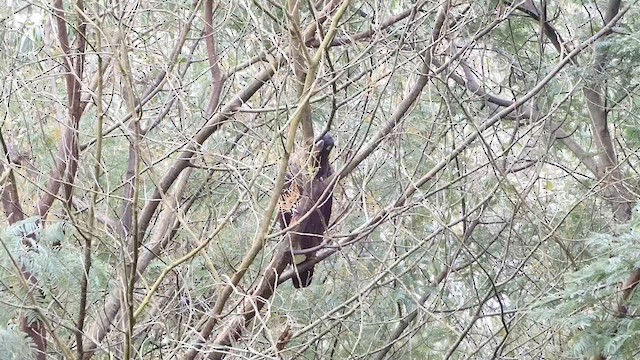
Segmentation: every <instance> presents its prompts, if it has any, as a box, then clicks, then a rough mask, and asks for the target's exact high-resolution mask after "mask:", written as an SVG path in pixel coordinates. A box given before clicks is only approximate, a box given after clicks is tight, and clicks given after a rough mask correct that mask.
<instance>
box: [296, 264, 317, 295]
mask: <svg viewBox="0 0 640 360" xmlns="http://www.w3.org/2000/svg"><path fill="white" fill-rule="evenodd" d="M312 279H313V266H312V267H311V268H310V269H309V270H306V271H301V272H297V271H296V273H295V274H293V277H292V278H291V281H292V282H293V287H294V288H296V289H299V288H301V287H307V286H309V285H311V280H312Z"/></svg>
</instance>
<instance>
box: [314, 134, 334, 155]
mask: <svg viewBox="0 0 640 360" xmlns="http://www.w3.org/2000/svg"><path fill="white" fill-rule="evenodd" d="M333 146H334V142H333V137H332V136H331V134H329V133H326V134H324V136H323V137H322V139H320V140H318V141H317V142H316V143H315V149H316V151H317V152H319V153H320V154H321V155H324V156H328V155H329V153H330V152H331V149H333Z"/></svg>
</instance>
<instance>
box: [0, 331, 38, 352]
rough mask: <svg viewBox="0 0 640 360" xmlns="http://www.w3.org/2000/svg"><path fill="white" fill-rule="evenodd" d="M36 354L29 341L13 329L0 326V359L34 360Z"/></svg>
mask: <svg viewBox="0 0 640 360" xmlns="http://www.w3.org/2000/svg"><path fill="white" fill-rule="evenodd" d="M35 354H36V352H35V351H34V347H33V344H32V343H31V341H30V339H29V338H28V337H27V336H26V335H25V334H24V333H22V332H19V331H17V330H15V329H14V328H13V327H9V328H4V327H2V326H0V358H2V359H7V360H31V359H35V358H36V357H35Z"/></svg>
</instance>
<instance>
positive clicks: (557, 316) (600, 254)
mask: <svg viewBox="0 0 640 360" xmlns="http://www.w3.org/2000/svg"><path fill="white" fill-rule="evenodd" d="M635 214H636V215H637V214H638V212H637V211H635ZM638 229H640V217H638V216H634V217H633V219H632V221H631V222H630V223H629V225H628V226H625V227H624V228H620V229H618V231H619V232H620V234H619V235H612V234H594V235H592V236H590V237H589V238H588V239H587V244H586V245H587V248H588V249H589V255H590V258H591V261H589V262H588V263H587V264H585V266H582V267H581V268H580V269H579V270H577V271H575V272H572V273H569V274H567V275H566V276H565V278H566V281H565V282H564V287H563V288H561V289H560V290H558V291H555V292H553V293H552V294H549V295H548V296H546V297H545V298H544V299H543V300H542V301H541V302H540V303H538V305H536V306H534V309H535V310H534V315H535V316H539V317H540V318H541V319H545V320H547V321H549V323H550V324H551V325H552V326H554V327H558V328H565V329H568V330H570V331H571V333H572V337H571V342H570V345H571V348H572V354H573V355H575V356H579V355H581V354H590V355H595V354H597V353H598V352H599V351H602V349H604V354H605V355H607V356H611V357H612V358H630V357H635V354H636V351H637V344H638V342H639V341H640V322H638V321H637V319H635V317H633V316H632V317H625V318H611V316H610V315H611V313H612V312H616V311H617V306H618V297H619V296H620V284H622V283H623V282H624V281H625V279H626V278H627V277H628V276H629V271H630V270H631V269H634V268H638V267H640V242H639V241H638V239H640V232H639V231H638ZM626 306H628V307H629V308H631V309H634V308H637V307H638V306H640V297H639V296H637V295H635V296H632V297H631V298H630V299H629V302H628V303H627V304H626Z"/></svg>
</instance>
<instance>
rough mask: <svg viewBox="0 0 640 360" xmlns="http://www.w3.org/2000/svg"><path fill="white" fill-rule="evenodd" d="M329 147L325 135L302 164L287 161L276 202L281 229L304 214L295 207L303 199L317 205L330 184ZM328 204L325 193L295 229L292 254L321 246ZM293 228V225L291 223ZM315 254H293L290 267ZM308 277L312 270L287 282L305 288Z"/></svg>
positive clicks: (328, 209) (293, 160)
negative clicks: (295, 241) (277, 202)
mask: <svg viewBox="0 0 640 360" xmlns="http://www.w3.org/2000/svg"><path fill="white" fill-rule="evenodd" d="M333 145H334V143H333V138H332V137H331V135H329V134H325V135H324V136H323V137H322V139H320V140H319V141H318V142H316V143H315V144H314V146H313V149H312V151H311V156H310V157H308V158H306V159H303V160H306V161H300V159H299V158H296V157H295V156H293V157H292V159H291V161H290V162H289V172H288V174H287V177H286V181H285V184H284V187H283V190H282V195H281V199H280V200H281V201H280V226H281V227H282V228H283V229H284V228H287V227H289V225H292V224H291V222H292V219H293V221H294V222H295V221H297V220H298V219H302V218H303V217H304V216H305V215H306V214H304V213H301V211H302V210H301V209H300V208H299V207H298V206H299V205H300V204H301V202H302V200H303V199H304V198H308V199H309V200H310V204H311V205H312V206H313V205H314V204H316V203H318V200H320V198H321V197H322V194H323V193H324V191H325V190H326V189H327V187H328V186H329V185H330V184H329V182H330V179H329V178H330V177H331V175H332V174H333V168H332V167H331V164H329V153H330V152H331V149H333ZM332 203H333V196H332V194H331V193H329V194H328V196H327V197H326V198H325V199H324V200H323V201H321V202H320V203H318V205H317V207H316V208H315V210H313V212H312V213H311V214H310V215H309V216H308V217H307V218H306V223H305V224H304V226H303V227H302V228H301V229H299V230H298V231H299V233H300V236H297V237H296V238H299V241H298V243H297V244H292V245H293V250H294V251H297V252H304V250H305V249H311V248H315V247H318V246H319V245H320V244H322V236H323V234H324V233H325V231H326V230H327V227H328V225H329V218H331V205H332ZM297 207H298V208H297ZM303 221H304V220H303ZM293 225H294V226H295V223H294V224H293ZM315 254H316V250H310V251H309V252H308V253H304V254H303V255H301V254H298V255H295V254H294V256H293V264H294V267H295V265H297V264H300V263H302V262H303V261H305V260H306V259H307V258H313V257H315ZM312 278H313V267H311V268H310V269H309V270H306V271H303V272H300V273H298V272H296V274H295V275H294V276H293V278H292V279H291V280H292V281H293V286H294V287H295V288H300V287H307V286H309V285H310V284H311V279H312Z"/></svg>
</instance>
